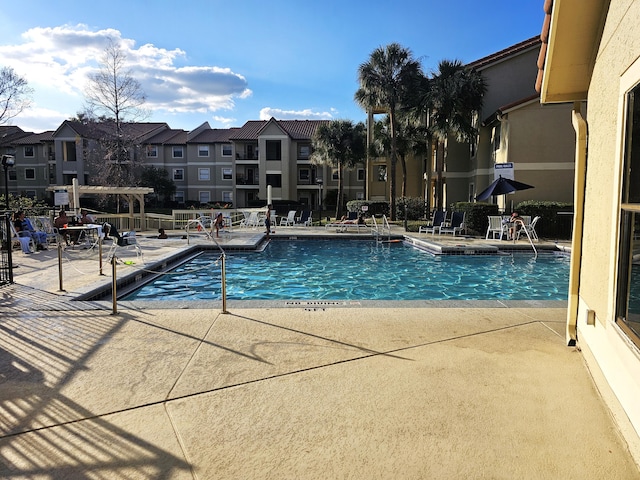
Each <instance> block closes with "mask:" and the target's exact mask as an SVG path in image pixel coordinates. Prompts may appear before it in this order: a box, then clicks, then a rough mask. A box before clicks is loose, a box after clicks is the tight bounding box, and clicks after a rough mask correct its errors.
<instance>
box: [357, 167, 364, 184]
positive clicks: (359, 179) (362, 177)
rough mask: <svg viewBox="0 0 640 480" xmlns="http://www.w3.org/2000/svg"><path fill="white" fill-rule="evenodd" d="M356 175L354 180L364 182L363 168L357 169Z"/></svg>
mask: <svg viewBox="0 0 640 480" xmlns="http://www.w3.org/2000/svg"><path fill="white" fill-rule="evenodd" d="M356 174H357V176H356V178H357V179H358V181H359V182H364V179H365V178H366V177H365V174H364V168H359V169H358V170H357V171H356Z"/></svg>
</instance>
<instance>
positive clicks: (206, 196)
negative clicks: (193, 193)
mask: <svg viewBox="0 0 640 480" xmlns="http://www.w3.org/2000/svg"><path fill="white" fill-rule="evenodd" d="M198 200H199V201H200V203H209V202H210V201H211V192H209V191H205V192H198Z"/></svg>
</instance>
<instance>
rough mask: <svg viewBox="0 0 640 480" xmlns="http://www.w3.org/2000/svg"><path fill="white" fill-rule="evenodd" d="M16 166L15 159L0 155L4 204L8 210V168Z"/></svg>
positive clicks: (10, 156)
mask: <svg viewBox="0 0 640 480" xmlns="http://www.w3.org/2000/svg"><path fill="white" fill-rule="evenodd" d="M15 164H16V159H15V157H14V156H12V155H2V168H4V203H5V208H6V209H7V210H9V174H8V170H9V167H13V166H14V165H15Z"/></svg>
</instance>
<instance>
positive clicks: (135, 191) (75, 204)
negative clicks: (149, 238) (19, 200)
mask: <svg viewBox="0 0 640 480" xmlns="http://www.w3.org/2000/svg"><path fill="white" fill-rule="evenodd" d="M47 190H48V191H50V192H56V191H60V190H66V191H67V192H71V195H69V202H70V206H71V208H73V209H74V210H76V211H78V210H79V209H80V197H81V196H82V195H122V196H124V197H125V198H126V199H127V203H128V204H129V216H130V217H131V218H133V216H134V208H133V207H134V201H136V200H137V201H138V204H139V205H140V225H141V226H142V228H144V225H146V222H145V214H144V196H145V195H146V194H149V193H153V188H151V187H103V186H97V185H78V183H77V181H76V180H75V179H74V182H73V184H72V185H61V186H60V185H58V186H51V187H48V188H47Z"/></svg>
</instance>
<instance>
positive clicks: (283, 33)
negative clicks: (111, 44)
mask: <svg viewBox="0 0 640 480" xmlns="http://www.w3.org/2000/svg"><path fill="white" fill-rule="evenodd" d="M543 3H544V2H543V0H493V1H491V2H485V1H480V0H448V1H447V2H443V1H441V0H440V1H435V0H411V1H409V0H396V1H395V2H391V1H389V0H385V1H382V0H368V1H364V0H341V1H336V0H323V1H310V0H271V1H269V2H263V1H257V0H256V1H254V0H244V1H242V0H236V1H234V2H229V1H228V0H227V1H218V0H206V1H204V0H183V1H182V2H176V1H175V0H174V1H170V2H169V1H165V0H156V1H141V0H127V1H123V0H110V1H104V0H94V1H89V2H87V1H86V0H84V1H78V0H57V1H56V2H51V0H46V1H45V0H22V1H20V2H10V1H8V0H0V25H2V28H1V29H0V66H9V67H12V68H13V69H14V70H15V71H16V72H17V73H18V74H20V75H22V76H23V77H25V78H26V79H27V81H28V82H29V85H30V86H31V87H32V88H33V90H34V94H33V104H32V107H31V108H30V109H29V110H28V111H25V112H23V113H22V114H21V115H20V116H18V117H16V118H14V119H13V120H12V122H11V123H12V124H14V125H18V126H20V127H21V128H22V129H23V130H25V131H34V132H42V131H45V130H53V129H55V128H57V127H58V126H59V125H60V123H61V122H62V121H63V120H65V119H67V118H69V117H72V116H75V114H76V113H77V112H79V111H82V110H83V105H84V85H85V81H86V75H87V74H88V73H89V72H91V71H92V69H95V68H96V65H97V63H96V62H97V60H98V59H99V58H100V57H101V56H102V53H103V51H104V47H105V46H106V43H107V41H108V39H109V38H111V39H112V40H114V41H116V42H117V43H118V44H119V45H120V46H121V48H122V49H123V51H124V52H125V53H126V55H127V59H128V60H129V61H130V62H131V66H130V68H131V74H132V75H133V76H135V77H136V78H137V79H138V80H139V81H140V82H141V84H142V87H143V90H144V91H145V93H146V94H147V104H146V107H147V108H148V109H149V110H150V112H151V116H150V117H149V118H148V121H161V122H167V123H168V124H169V125H170V126H171V127H173V128H182V129H185V130H192V129H194V128H196V127H197V126H199V125H200V124H202V123H203V122H205V121H206V122H209V124H210V125H211V126H212V127H213V128H227V127H238V126H242V125H243V124H244V123H245V122H246V121H247V120H258V119H268V118H270V117H271V116H273V117H275V118H277V119H300V120H304V119H350V120H353V121H361V120H364V119H365V114H364V112H363V111H362V110H361V109H360V108H359V107H358V106H357V105H356V104H355V103H354V101H353V94H354V92H355V90H356V89H357V88H358V82H357V70H358V66H359V65H360V64H361V63H363V62H366V61H367V60H368V58H369V55H370V53H371V52H372V51H373V50H374V49H375V48H376V47H379V46H384V45H387V44H389V43H391V42H397V43H399V44H401V45H402V46H403V47H406V48H408V49H410V50H411V51H412V52H413V55H414V57H415V58H417V59H419V60H420V61H421V63H422V66H423V69H424V70H425V72H427V73H428V72H432V71H433V70H435V69H436V67H437V65H438V62H439V61H440V60H442V59H445V58H446V59H460V60H462V61H463V62H465V63H467V62H471V61H474V60H477V59H479V58H482V57H484V56H486V55H490V54H492V53H494V52H497V51H499V50H502V49H504V48H507V47H509V46H510V45H513V44H515V43H518V42H521V41H523V40H526V39H528V38H531V37H534V36H536V35H538V34H539V33H540V30H541V27H542V22H543V18H544V13H543V11H542V6H543Z"/></svg>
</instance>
